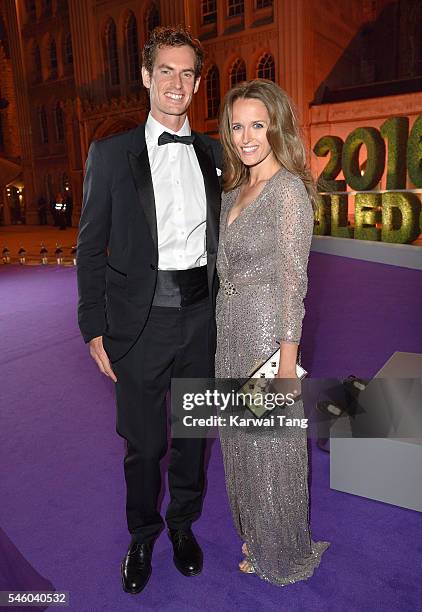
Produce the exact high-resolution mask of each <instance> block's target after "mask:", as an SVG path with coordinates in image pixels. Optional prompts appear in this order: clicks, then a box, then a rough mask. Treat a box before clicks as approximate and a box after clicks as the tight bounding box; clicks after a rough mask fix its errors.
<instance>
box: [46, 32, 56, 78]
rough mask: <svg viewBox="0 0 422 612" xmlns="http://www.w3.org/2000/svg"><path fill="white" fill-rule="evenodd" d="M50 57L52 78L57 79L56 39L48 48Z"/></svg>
mask: <svg viewBox="0 0 422 612" xmlns="http://www.w3.org/2000/svg"><path fill="white" fill-rule="evenodd" d="M48 56H49V61H50V78H51V79H56V78H57V47H56V41H55V40H54V38H53V39H52V40H51V41H50V44H49V46H48Z"/></svg>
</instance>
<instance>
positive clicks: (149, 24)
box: [145, 2, 160, 36]
mask: <svg viewBox="0 0 422 612" xmlns="http://www.w3.org/2000/svg"><path fill="white" fill-rule="evenodd" d="M159 25H160V11H159V10H158V6H157V5H156V4H155V2H153V3H152V4H151V6H150V8H149V9H148V11H147V13H146V16H145V32H146V33H147V36H148V34H150V33H151V32H152V31H153V29H154V28H156V27H157V26H159Z"/></svg>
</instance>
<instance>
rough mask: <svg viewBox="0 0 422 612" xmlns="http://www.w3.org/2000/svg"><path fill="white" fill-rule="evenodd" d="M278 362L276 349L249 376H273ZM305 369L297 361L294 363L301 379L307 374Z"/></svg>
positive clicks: (278, 355) (278, 351)
mask: <svg viewBox="0 0 422 612" xmlns="http://www.w3.org/2000/svg"><path fill="white" fill-rule="evenodd" d="M279 364H280V349H277V350H276V351H275V352H274V353H273V354H272V355H271V357H270V358H269V359H267V361H265V362H264V363H262V364H261V365H259V366H258V367H257V368H256V370H254V371H253V372H252V374H250V375H249V378H275V375H276V374H277V371H278V366H279ZM307 373H308V372H307V371H306V370H305V369H304V368H302V366H301V365H299V364H298V363H297V364H296V376H297V377H298V378H299V379H300V380H302V379H303V378H305V376H306V375H307Z"/></svg>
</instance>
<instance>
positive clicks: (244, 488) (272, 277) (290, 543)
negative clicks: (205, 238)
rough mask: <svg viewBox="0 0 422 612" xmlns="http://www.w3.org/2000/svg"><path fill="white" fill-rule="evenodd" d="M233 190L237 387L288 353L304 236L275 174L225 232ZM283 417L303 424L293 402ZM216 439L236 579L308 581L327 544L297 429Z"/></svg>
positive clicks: (223, 251) (298, 312) (223, 352)
mask: <svg viewBox="0 0 422 612" xmlns="http://www.w3.org/2000/svg"><path fill="white" fill-rule="evenodd" d="M252 83H254V82H252ZM255 83H256V81H255ZM241 87H242V86H240V89H241ZM245 87H247V84H246V85H245ZM271 87H276V86H273V85H272V86H271ZM238 89H239V87H238ZM244 93H245V92H244V91H243V94H244ZM241 94H242V92H241ZM247 94H248V91H246V97H248V95H247ZM235 99H236V98H235ZM227 103H228V102H227V101H226V104H227ZM232 103H233V99H232ZM222 120H224V114H223V115H222ZM222 141H223V145H224V138H222ZM240 188H241V186H240V185H239V186H238V187H236V188H234V189H232V190H231V191H228V192H226V193H224V194H223V200H222V209H221V218H220V242H219V251H218V257H217V270H218V275H219V278H220V291H219V293H218V298H217V354H216V377H217V378H241V377H245V376H247V375H248V373H250V372H251V370H252V371H253V369H254V368H255V366H256V365H257V363H258V362H260V361H263V360H265V359H267V358H268V357H269V356H270V355H271V354H272V352H273V351H274V350H276V349H277V343H278V342H289V343H296V344H297V343H298V342H299V340H300V336H301V326H302V318H303V315H304V307H303V298H304V296H305V294H306V289H307V272H306V270H307V262H308V256H309V249H310V242H311V236H312V228H313V212H312V207H311V204H310V200H309V197H308V194H307V191H306V189H305V186H304V183H303V182H302V180H301V179H300V178H299V177H298V176H295V175H294V174H292V173H291V172H289V171H288V170H286V169H285V168H284V167H279V169H278V170H277V171H276V172H275V173H274V174H273V175H272V176H271V177H270V178H269V180H268V181H267V182H266V184H265V186H264V187H263V189H262V191H261V192H260V193H259V195H258V196H257V197H256V198H255V199H254V200H253V201H251V202H250V203H249V204H247V206H246V207H245V208H244V209H243V210H242V211H241V212H240V214H238V216H237V217H236V218H235V219H234V220H233V221H231V223H230V224H229V223H228V219H229V215H230V211H231V209H232V207H233V206H234V205H235V203H236V201H237V198H238V197H239V191H240ZM251 416H252V415H251ZM288 416H294V417H299V418H301V416H302V417H303V416H304V415H303V405H302V402H301V401H298V402H296V403H295V404H294V406H293V407H292V408H290V409H289V414H288ZM220 439H221V447H222V451H223V458H224V468H225V473H226V486H227V492H228V497H229V501H230V505H231V510H232V514H233V519H234V522H235V526H236V528H237V531H238V533H239V535H240V537H241V538H242V540H243V541H244V542H245V543H246V547H245V546H244V547H243V551H244V552H245V553H247V554H246V561H245V563H244V565H243V566H241V569H243V571H247V572H250V573H252V572H254V573H256V574H258V575H259V576H260V577H261V578H263V579H264V580H267V581H269V582H272V583H274V584H278V585H286V584H289V583H293V582H297V581H299V580H304V579H306V578H309V577H310V576H311V575H312V574H313V571H314V569H315V567H316V566H318V565H319V563H320V559H321V555H322V553H323V552H324V551H325V549H326V548H327V547H328V543H327V542H317V543H315V542H313V541H312V539H311V534H310V528H309V516H308V484H307V478H308V456H307V440H306V429H304V430H300V429H299V430H298V429H296V430H295V432H294V435H280V432H278V431H274V432H267V433H265V434H263V433H262V432H261V433H259V435H258V434H256V433H255V434H254V433H253V432H251V431H244V430H243V431H242V430H241V429H239V428H236V430H235V431H234V430H233V429H232V428H231V429H230V431H228V430H226V429H225V428H221V433H220ZM245 568H246V569H245Z"/></svg>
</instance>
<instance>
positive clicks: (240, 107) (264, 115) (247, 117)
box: [231, 98, 273, 166]
mask: <svg viewBox="0 0 422 612" xmlns="http://www.w3.org/2000/svg"><path fill="white" fill-rule="evenodd" d="M232 115H233V116H232V126H231V128H232V132H231V133H232V141H233V144H234V146H235V147H236V150H237V153H238V155H239V157H240V159H241V160H242V162H243V163H244V164H245V166H256V165H258V164H261V163H262V162H264V161H265V160H268V161H269V160H271V161H272V160H273V154H272V149H271V147H270V144H269V142H268V140H267V130H268V126H269V124H270V117H269V115H268V111H267V108H266V106H265V104H264V103H263V102H261V100H255V99H253V98H238V99H237V100H235V102H234V103H233V110H232Z"/></svg>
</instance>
